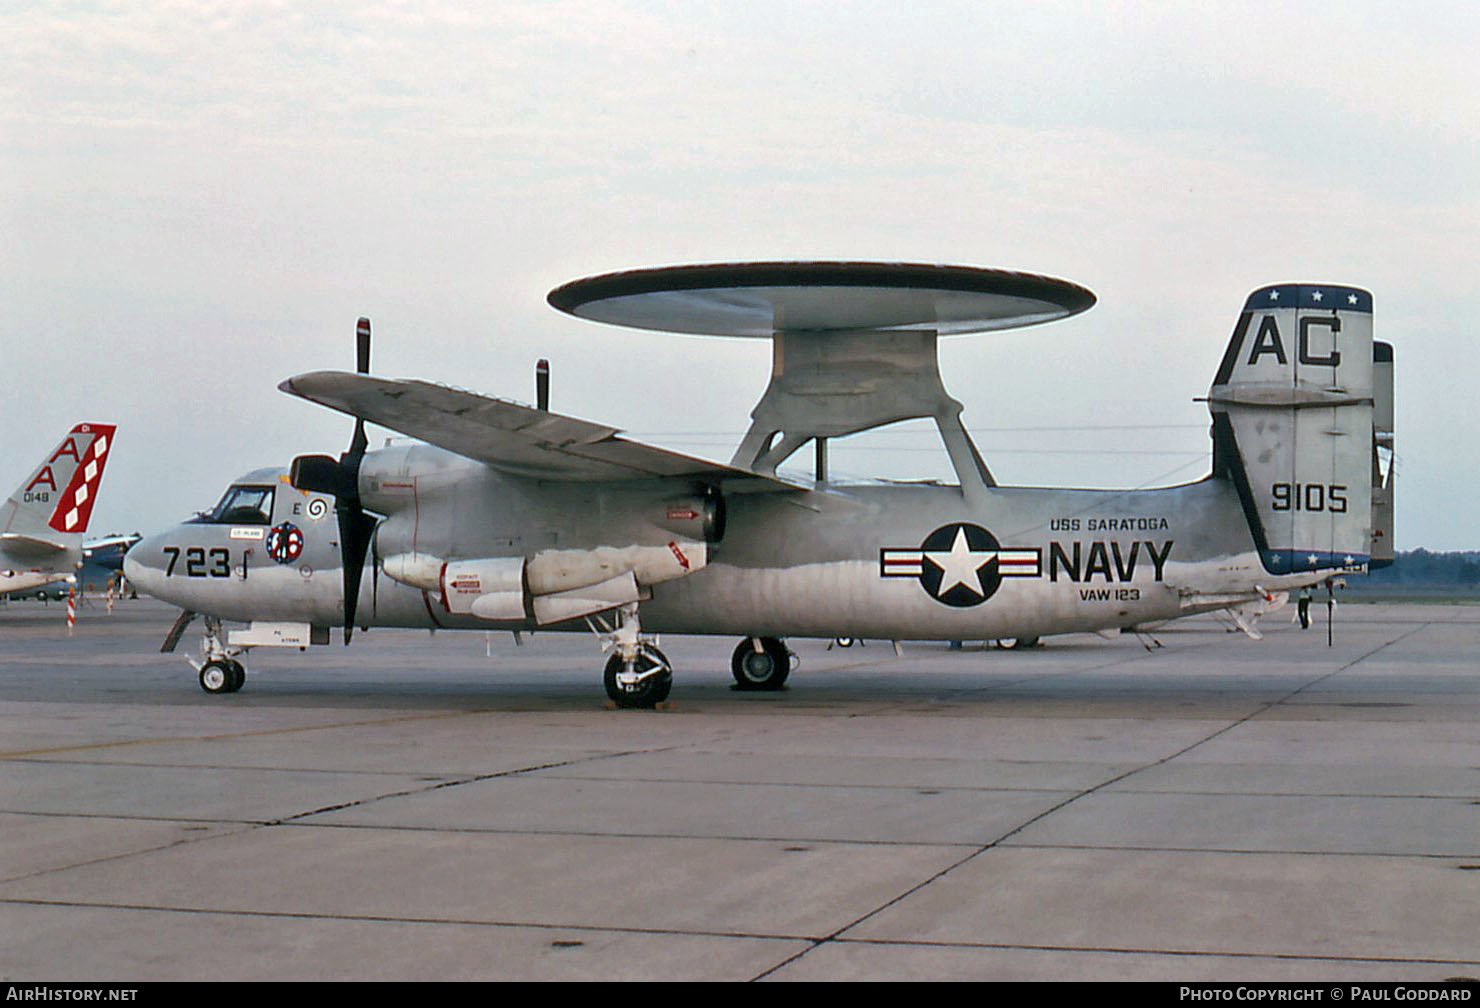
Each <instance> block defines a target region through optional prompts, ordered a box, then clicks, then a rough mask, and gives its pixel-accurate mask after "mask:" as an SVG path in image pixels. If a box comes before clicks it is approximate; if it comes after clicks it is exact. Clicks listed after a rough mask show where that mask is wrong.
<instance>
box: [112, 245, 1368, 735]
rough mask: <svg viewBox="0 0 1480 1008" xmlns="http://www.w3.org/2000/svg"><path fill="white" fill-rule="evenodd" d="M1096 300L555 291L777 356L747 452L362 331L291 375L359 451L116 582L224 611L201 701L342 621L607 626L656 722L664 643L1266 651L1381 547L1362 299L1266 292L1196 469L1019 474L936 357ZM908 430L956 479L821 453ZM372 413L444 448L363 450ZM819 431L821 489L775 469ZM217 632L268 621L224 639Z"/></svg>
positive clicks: (746, 287) (779, 663)
mask: <svg viewBox="0 0 1480 1008" xmlns="http://www.w3.org/2000/svg"><path fill="white" fill-rule="evenodd" d="M1094 300H1095V298H1094V295H1093V294H1091V293H1090V292H1089V291H1088V290H1085V289H1084V288H1082V287H1079V286H1077V285H1075V284H1072V283H1068V282H1066V281H1063V280H1057V279H1053V278H1049V277H1042V276H1033V275H1027V274H1021V273H1009V272H1003V271H998V270H987V269H976V268H967V267H953V266H930V265H912V264H885V263H850V262H786V263H750V264H724V265H702V266H680V267H666V268H660V269H650V270H636V271H630V272H623V273H614V274H608V275H604V276H597V277H592V278H589V279H584V280H577V281H575V282H572V283H569V284H566V285H564V286H562V287H559V288H557V289H556V290H554V291H553V292H551V294H550V295H549V301H550V303H551V304H552V305H554V306H555V307H556V308H558V309H560V310H562V311H565V312H569V313H571V314H573V315H576V316H579V317H581V318H585V319H590V320H596V321H601V322H608V323H612V324H616V325H625V326H634V327H640V328H648V329H657V330H664V331H672V332H682V333H693V334H705V335H718V336H731V337H756V338H766V339H770V340H771V341H772V344H773V367H772V374H771V381H770V384H769V386H768V387H767V389H766V391H765V394H764V395H763V396H762V398H761V400H760V402H759V404H758V405H757V406H756V407H755V410H754V411H753V412H752V414H751V416H752V419H753V423H752V425H751V427H750V430H749V432H748V433H747V434H746V435H745V437H744V440H743V441H742V443H741V445H740V447H739V450H738V451H737V452H736V454H735V456H734V458H733V459H732V460H731V461H730V462H729V464H727V465H721V464H718V463H714V462H709V461H705V460H702V459H697V458H691V457H688V456H684V455H679V454H675V453H673V452H669V451H665V450H663V449H659V448H654V447H649V446H647V445H643V444H638V443H635V442H632V441H629V440H626V439H624V438H621V437H619V436H618V432H617V431H616V430H615V429H613V428H611V427H605V426H601V425H599V424H594V423H589V422H587V421H584V420H577V419H574V418H572V417H568V416H562V415H559V414H556V413H552V412H549V411H548V409H547V408H545V407H546V406H547V402H546V401H545V398H546V395H545V393H544V392H543V391H542V392H541V394H540V395H539V397H538V398H539V399H540V400H541V401H540V403H539V405H537V406H535V407H529V406H523V405H518V404H515V403H512V402H508V401H504V400H500V399H493V398H486V397H483V396H479V395H474V394H472V393H469V392H464V391H458V390H454V389H450V388H446V387H443V386H440V385H435V384H429V383H427V382H422V381H410V380H392V379H386V378H378V377H373V376H371V375H370V374H369V373H368V372H369V323H368V321H366V320H361V326H360V340H359V363H358V369H357V372H356V373H353V374H351V373H347V372H330V371H319V372H313V373H310V374H303V375H299V376H297V377H294V378H290V379H288V380H287V381H285V382H283V384H282V386H281V387H282V389H283V390H284V391H286V392H289V393H292V394H293V395H297V396H301V397H303V398H305V399H309V400H311V401H313V402H317V403H321V404H323V405H325V406H328V407H330V408H332V409H336V410H340V411H342V412H344V413H347V414H349V415H351V416H353V417H355V418H356V423H355V433H354V438H353V440H352V441H351V444H350V448H349V450H348V451H347V452H345V453H344V454H343V455H341V456H340V457H339V458H338V459H335V458H331V457H329V456H322V455H319V456H314V455H309V456H302V457H299V458H298V459H296V460H295V461H294V463H293V465H292V468H291V470H289V471H287V472H284V471H283V470H261V471H258V472H255V473H252V474H250V475H249V476H247V477H244V478H243V479H241V480H239V481H238V482H236V483H234V484H233V485H232V486H231V488H230V489H229V490H228V491H227V493H226V496H225V497H224V498H223V499H222V501H221V503H220V504H219V505H218V506H217V508H216V509H215V510H214V511H212V512H210V513H209V514H207V515H204V516H202V517H201V518H199V519H197V520H195V521H192V522H187V523H186V524H183V525H179V526H177V527H175V528H173V529H170V530H169V531H167V532H164V533H163V534H161V535H156V536H154V537H152V538H150V539H148V540H146V541H144V542H141V543H139V544H138V545H137V546H135V547H134V548H133V549H132V550H131V551H130V553H129V555H128V561H127V566H126V572H127V574H128V576H129V578H130V579H131V580H132V581H133V582H134V583H135V584H136V585H138V587H139V588H140V589H141V590H144V591H147V592H149V593H151V594H153V595H155V596H158V597H159V598H162V599H166V600H168V601H171V602H173V603H176V604H178V605H180V606H181V607H183V609H184V610H185V612H184V613H183V614H182V616H181V619H180V620H179V621H177V623H176V627H175V629H174V630H173V631H172V632H171V635H170V639H169V640H167V642H166V648H167V649H169V648H172V647H173V645H174V642H175V641H176V640H178V638H179V635H180V633H181V632H182V631H183V629H184V627H185V625H186V624H187V623H188V622H189V619H190V618H191V615H192V614H195V613H199V614H204V615H205V616H206V617H207V620H206V635H205V642H204V645H203V651H202V655H201V658H200V660H199V661H197V662H194V663H193V664H195V665H196V667H197V668H198V670H199V672H200V681H201V685H202V686H203V687H204V688H205V689H206V690H208V691H210V692H230V691H234V690H236V689H239V688H240V687H241V685H242V682H243V679H244V671H243V668H242V665H241V663H240V661H239V660H238V659H239V656H240V655H241V654H242V653H243V652H244V651H245V650H246V649H247V648H249V647H252V646H256V645H263V644H289V645H297V646H303V645H305V644H308V643H327V642H328V639H329V627H330V625H331V624H334V623H342V624H343V626H344V639H345V642H346V643H348V642H349V640H350V637H351V633H352V628H353V627H354V626H356V625H359V626H361V627H362V628H365V627H370V626H393V627H431V628H462V629H482V630H510V631H515V632H518V631H528V630H534V629H541V630H544V629H550V630H586V629H590V630H592V631H594V632H595V633H596V634H597V636H598V637H599V638H600V640H601V643H602V645H603V649H604V650H605V651H609V652H610V657H609V658H608V659H607V661H606V663H605V684H606V690H607V693H608V694H609V695H610V697H611V698H612V699H613V700H614V701H615V702H616V703H617V704H619V705H622V706H634V707H641V706H652V705H654V704H656V703H658V702H660V701H662V700H664V699H665V698H666V697H667V696H668V694H669V690H670V688H671V684H672V669H671V666H670V665H669V662H668V660H667V659H666V658H665V657H664V655H663V654H662V652H661V651H660V650H659V649H658V648H657V646H656V644H655V641H654V639H653V636H652V635H653V634H655V633H658V632H666V633H685V634H731V635H735V636H737V637H739V638H740V641H739V644H738V645H737V647H736V648H735V653H734V659H733V669H732V671H733V673H734V676H735V679H736V681H737V683H738V684H739V686H740V687H741V688H745V689H777V688H779V687H780V686H781V685H782V684H783V683H784V682H785V681H786V678H787V676H788V673H789V672H790V671H791V667H792V666H791V661H792V655H791V654H790V652H789V650H788V648H787V646H786V645H785V644H784V643H783V641H784V640H785V639H786V638H789V637H816V638H871V639H882V640H892V641H904V640H962V639H972V640H977V639H997V640H1004V639H1015V640H1018V641H1024V642H1031V641H1035V640H1036V639H1037V638H1039V637H1041V636H1043V635H1047V634H1060V633H1068V632H1072V631H1115V630H1117V629H1120V628H1127V627H1135V626H1138V625H1143V624H1149V623H1155V622H1158V621H1164V620H1168V619H1173V618H1175V617H1178V616H1184V615H1188V614H1190V613H1198V612H1206V611H1211V610H1227V611H1229V612H1230V613H1231V614H1233V616H1234V618H1235V619H1236V620H1237V621H1238V623H1239V625H1240V626H1242V627H1244V628H1245V629H1246V630H1247V631H1249V632H1250V634H1251V635H1253V636H1257V631H1256V630H1255V628H1254V621H1255V620H1256V619H1257V617H1258V616H1259V614H1260V613H1262V612H1264V611H1266V610H1267V609H1269V608H1271V607H1273V606H1275V605H1278V604H1279V603H1281V602H1283V600H1284V597H1285V594H1286V593H1287V592H1288V591H1289V590H1290V589H1292V588H1296V587H1299V586H1303V585H1309V584H1314V583H1318V582H1320V581H1322V580H1324V579H1325V578H1327V577H1329V576H1331V575H1332V574H1333V573H1335V572H1348V571H1355V570H1360V569H1363V568H1364V567H1366V566H1367V565H1368V564H1369V563H1374V562H1381V561H1382V559H1383V557H1384V556H1385V555H1389V554H1387V552H1386V551H1387V550H1389V549H1390V544H1391V542H1392V540H1391V521H1392V500H1391V484H1390V483H1389V482H1387V480H1388V476H1387V474H1388V473H1389V472H1390V469H1389V468H1387V467H1386V466H1385V464H1380V463H1382V460H1384V459H1386V458H1387V454H1386V453H1390V451H1391V429H1392V422H1391V386H1392V365H1391V360H1392V353H1391V348H1390V347H1387V346H1386V345H1384V344H1376V346H1375V347H1374V344H1373V341H1372V298H1371V295H1370V294H1368V293H1367V292H1366V291H1364V290H1359V289H1357V288H1353V287H1344V286H1340V285H1331V284H1279V285H1275V286H1270V287H1264V288H1261V289H1259V290H1257V291H1255V292H1254V293H1253V294H1251V295H1250V296H1249V298H1248V300H1247V301H1246V303H1245V305H1244V309H1243V312H1242V313H1241V314H1240V315H1239V318H1238V322H1237V324H1236V326H1235V328H1234V332H1233V337H1232V339H1231V340H1230V341H1229V343H1228V349H1227V351H1226V353H1225V354H1224V356H1223V359H1222V363H1221V364H1220V365H1219V367H1218V370H1217V374H1216V375H1215V377H1214V379H1213V384H1212V388H1211V390H1210V391H1209V393H1208V396H1207V402H1208V406H1209V409H1210V410H1211V412H1212V439H1213V451H1212V472H1211V474H1210V475H1208V476H1207V477H1206V478H1204V479H1202V480H1200V481H1198V482H1195V483H1190V484H1186V485H1182V486H1174V487H1167V488H1164V489H1155V490H1078V489H1074V490H1066V489H1041V488H1024V487H1005V486H999V485H998V484H997V482H996V480H994V479H993V478H992V475H991V472H990V471H989V470H988V468H987V466H986V464H985V463H984V462H983V461H982V459H981V456H980V455H979V454H978V452H977V450H976V447H975V446H974V445H973V444H972V441H971V438H970V437H969V435H968V434H967V431H966V429H965V427H964V426H963V425H962V423H961V409H962V407H961V404H960V403H959V402H957V401H956V400H955V399H953V398H951V397H950V395H948V394H947V392H946V390H945V387H944V385H943V384H942V381H941V376H940V371H939V367H938V363H937V356H936V346H937V341H938V340H939V339H940V338H941V337H944V336H954V335H957V334H963V333H974V332H983V331H988V330H995V329H1006V328H1011V327H1015V326H1025V325H1033V324H1038V323H1044V322H1050V321H1054V320H1058V319H1063V318H1065V317H1067V316H1070V315H1074V314H1076V313H1078V312H1081V311H1084V310H1085V309H1087V308H1089V307H1090V306H1091V305H1092V304H1093V303H1094ZM1374 362H1376V363H1374ZM1375 398H1376V400H1377V407H1376V410H1375V408H1374V406H1375V403H1374V399H1375ZM1384 404H1385V405H1384ZM1384 411H1385V415H1383V414H1384ZM914 418H929V419H932V420H934V422H935V424H936V426H937V428H938V429H939V432H940V436H941V439H942V441H943V443H944V446H945V449H946V452H947V453H948V455H949V458H950V461H951V464H952V466H953V468H954V470H955V475H956V478H957V484H956V485H939V484H935V485H919V484H914V485H898V484H896V485H887V484H883V485H881V484H869V485H858V484H843V483H839V482H836V481H833V480H831V479H829V477H828V473H827V464H826V463H827V447H828V442H829V441H830V440H831V439H834V438H838V437H844V436H847V435H850V434H854V433H857V432H860V431H864V430H868V429H870V428H874V427H878V426H881V425H884V424H889V423H894V422H897V421H902V420H907V419H914ZM1375 419H1376V425H1377V426H1376V427H1375V426H1374V421H1375ZM366 421H372V422H374V423H376V424H379V425H382V426H384V427H388V428H390V429H392V430H395V431H399V432H401V433H403V434H407V435H410V436H411V437H413V438H417V439H419V440H420V441H422V442H425V443H423V444H412V445H399V446H393V447H386V448H384V449H381V450H377V451H369V450H367V444H368V442H367V438H366V436H365V429H364V425H365V422H366ZM1377 428H1381V429H1380V430H1378V429H1377ZM808 443H811V444H812V445H813V446H814V451H815V457H816V468H815V479H814V480H812V481H798V480H794V479H789V478H784V477H782V476H779V475H778V474H777V466H778V465H780V464H781V463H782V461H783V460H785V459H786V458H788V457H789V456H791V455H792V454H794V453H795V452H797V451H798V450H799V449H801V448H802V447H804V446H805V445H806V444H808ZM1375 473H1376V474H1379V475H1378V476H1377V478H1374V474H1375ZM367 567H368V570H366V568H367ZM364 573H368V575H369V576H368V577H365V576H363V574H364ZM222 620H229V621H241V622H248V623H250V624H251V625H250V627H248V628H247V629H245V630H239V631H232V632H231V633H230V634H229V636H228V635H226V634H224V633H223V630H222V626H221V621H222Z"/></svg>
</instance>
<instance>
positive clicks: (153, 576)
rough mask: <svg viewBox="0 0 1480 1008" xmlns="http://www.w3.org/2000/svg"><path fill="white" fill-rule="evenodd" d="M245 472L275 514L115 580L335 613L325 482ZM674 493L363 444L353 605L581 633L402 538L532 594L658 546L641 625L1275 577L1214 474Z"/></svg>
mask: <svg viewBox="0 0 1480 1008" xmlns="http://www.w3.org/2000/svg"><path fill="white" fill-rule="evenodd" d="M254 476H255V481H256V484H257V485H260V486H263V487H269V488H271V489H272V490H273V495H272V496H273V503H272V505H271V513H270V515H269V514H266V513H264V514H262V515H260V516H259V520H255V521H231V520H226V521H210V522H204V523H185V524H181V525H178V526H175V527H174V528H172V529H170V530H169V531H167V532H164V533H162V534H160V535H156V536H153V537H151V538H148V539H146V540H144V541H142V542H140V543H139V544H138V545H136V546H135V547H134V548H133V549H132V550H131V551H130V552H129V555H128V565H127V573H128V575H129V577H130V578H131V580H133V581H134V583H135V584H136V585H137V586H138V587H139V588H140V589H142V590H144V591H146V592H148V593H150V594H152V595H155V596H157V597H159V598H162V599H166V600H168V601H171V602H173V603H175V604H178V605H180V606H181V607H182V608H185V609H188V610H191V611H194V612H199V613H205V614H209V615H214V616H217V617H220V618H222V619H227V620H234V621H244V622H245V621H285V622H289V621H290V622H299V623H307V624H311V625H314V626H321V627H328V626H333V625H336V624H337V623H338V622H339V621H340V619H341V618H342V617H341V614H342V612H343V589H342V587H341V585H342V572H341V569H340V559H339V558H340V550H339V544H338V538H339V530H338V526H337V523H336V520H335V512H334V505H333V501H332V499H331V498H328V497H326V496H324V495H321V494H313V493H305V492H302V491H299V490H295V489H294V488H292V487H291V486H289V485H288V483H287V482H286V480H285V479H283V478H282V474H281V471H278V470H270V471H262V472H260V473H257V474H254ZM252 482H253V480H252V478H251V477H249V478H248V479H247V480H244V481H242V483H239V484H238V485H247V484H250V483H252ZM689 490H690V488H689V487H687V486H685V485H683V484H682V483H672V482H667V481H634V482H632V483H628V484H622V483H600V484H586V485H583V484H574V483H567V482H556V481H541V480H535V479H526V478H520V477H514V476H510V475H507V474H501V473H499V472H496V471H494V470H492V469H490V468H489V467H487V466H484V465H482V464H480V463H477V462H472V461H470V460H468V459H465V458H463V457H461V456H458V455H454V454H452V453H450V452H445V451H442V450H441V449H438V448H433V447H429V446H425V445H416V446H409V447H402V448H395V449H387V450H385V451H382V452H374V453H371V454H370V455H369V456H367V458H366V460H365V466H364V473H363V475H362V481H361V493H362V496H363V497H364V499H365V501H366V506H367V507H369V508H371V509H372V510H373V509H375V508H376V505H377V504H379V505H380V506H381V507H383V508H384V510H385V512H386V513H389V514H390V515H391V517H390V518H388V519H387V520H385V521H383V522H382V523H381V524H380V526H379V528H378V529H377V532H376V537H375V541H374V543H373V546H372V555H371V558H370V563H369V564H368V565H367V568H366V575H365V577H364V579H363V580H362V582H361V585H360V594H359V600H358V610H357V612H358V618H357V623H359V624H361V625H364V626H393V627H449V628H466V629H507V630H515V629H522V630H530V629H537V628H539V629H582V630H584V629H585V622H584V620H581V619H567V620H558V621H555V622H541V621H540V620H539V619H538V618H537V615H536V613H535V612H534V610H533V608H532V607H531V606H530V605H527V604H526V605H524V606H522V607H521V609H522V611H520V612H518V613H501V614H498V615H497V618H487V617H485V616H480V615H475V614H473V613H470V612H467V611H463V612H455V611H453V609H452V608H449V603H448V600H447V599H446V597H445V592H442V591H438V590H437V589H436V588H435V587H425V586H424V587H416V586H413V585H412V584H408V583H406V581H405V578H404V577H402V578H401V579H398V578H397V577H393V576H391V575H390V574H388V573H387V570H388V567H389V566H390V565H389V564H388V562H387V558H389V557H393V556H405V555H408V554H414V555H417V556H422V557H428V558H432V560H433V561H434V562H435V560H436V558H439V557H464V558H466V557H497V558H511V557H521V558H525V561H526V563H527V567H526V568H525V574H524V582H525V583H524V585H523V589H524V590H525V592H526V593H528V592H531V591H541V590H543V589H541V588H540V585H539V583H538V579H537V574H538V572H539V571H541V570H547V569H551V567H550V564H551V563H554V562H555V561H560V564H561V566H560V569H561V570H562V571H563V570H565V569H566V568H567V567H568V566H569V562H570V560H569V558H571V557H577V558H579V557H587V556H597V555H602V556H606V555H607V554H603V553H601V551H608V553H609V554H610V556H614V557H615V558H616V559H615V560H611V559H610V557H608V560H607V562H608V563H609V564H610V563H615V564H616V565H617V567H620V566H621V564H622V563H623V562H625V561H624V558H625V557H628V556H630V555H631V551H633V550H637V551H642V550H647V551H649V552H650V553H651V552H656V553H658V554H660V555H662V556H663V557H664V558H666V557H667V555H668V554H669V553H671V554H672V555H673V558H674V559H673V563H674V564H677V565H678V567H676V568H675V570H674V571H673V572H672V574H671V576H669V575H665V578H666V579H665V580H662V581H661V583H655V584H650V585H648V584H645V585H644V586H643V588H642V591H643V595H642V601H641V612H642V623H643V628H644V630H646V631H650V632H669V633H707V634H736V635H745V636H749V635H755V636H761V635H764V636H775V637H788V636H798V637H823V638H826V637H862V638H873V639H889V640H912V639H914V640H919V639H926V640H943V639H991V638H1000V637H1026V636H1036V635H1040V634H1045V633H1063V632H1070V631H1081V630H1101V629H1107V628H1118V627H1125V626H1131V625H1136V624H1141V623H1148V622H1153V621H1158V620H1165V619H1170V618H1173V617H1175V616H1179V615H1185V614H1186V613H1187V612H1189V611H1192V610H1191V608H1190V606H1193V605H1195V604H1196V602H1195V600H1196V599H1197V598H1198V597H1204V596H1226V595H1229V594H1239V593H1244V594H1248V595H1249V596H1250V597H1251V598H1252V597H1254V593H1257V592H1260V591H1270V590H1278V589H1279V588H1281V587H1283V585H1282V579H1280V578H1276V577H1273V576H1270V575H1269V574H1267V573H1266V572H1265V571H1264V570H1263V568H1262V567H1261V565H1260V563H1259V558H1258V554H1257V552H1256V551H1255V548H1254V545H1253V542H1252V541H1251V539H1250V536H1249V532H1248V527H1247V524H1246V523H1245V521H1244V518H1243V514H1242V512H1241V510H1240V504H1239V500H1238V496H1237V493H1236V492H1235V491H1234V489H1233V487H1232V486H1231V485H1230V484H1229V483H1228V482H1227V481H1224V480H1217V479H1206V480H1203V481H1200V482H1197V483H1191V484H1187V485H1184V486H1178V487H1171V488H1164V489H1156V490H1065V489H1051V488H1017V487H1014V488H1007V487H1002V488H992V489H991V490H989V491H988V492H987V494H986V496H985V498H984V499H983V500H982V501H981V502H980V503H979V505H978V506H976V507H974V508H968V507H967V505H966V502H965V500H964V498H963V495H962V493H961V491H960V490H959V488H956V487H953V486H938V485H849V486H826V487H824V488H821V489H819V490H817V491H813V492H808V491H798V492H796V493H793V494H775V493H767V494H754V495H748V494H744V493H736V494H731V495H727V496H726V497H725V502H724V506H725V512H726V513H725V519H724V526H725V527H724V529H723V534H722V535H721V536H720V538H718V540H717V541H715V542H711V543H705V542H703V541H702V537H699V536H697V535H685V534H684V533H683V532H682V531H679V532H675V531H674V527H675V526H674V524H673V523H672V522H670V521H668V519H669V518H671V517H672V516H673V515H674V514H675V513H676V512H675V509H674V506H673V505H672V502H673V501H675V500H679V501H682V500H684V499H685V495H686V494H688V493H689ZM684 507H686V505H680V506H679V508H678V512H677V513H678V514H679V517H680V518H682V517H683V513H684V512H683V509H684ZM225 517H227V518H230V517H231V516H225ZM238 517H240V516H238ZM624 551H626V552H624ZM542 564H543V565H544V566H541V565H542ZM612 569H616V568H612ZM396 570H399V568H396ZM571 576H574V575H571ZM586 580H588V581H589V580H590V578H589V577H588V578H587V579H586ZM1300 580H1302V581H1303V582H1307V583H1308V582H1309V580H1310V577H1309V575H1308V574H1307V575H1305V576H1304V577H1303V578H1302V579H1300ZM1292 583H1293V582H1292ZM1225 604H1226V603H1225ZM454 608H455V607H454Z"/></svg>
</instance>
